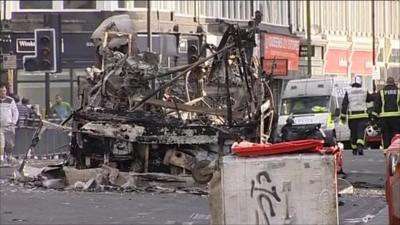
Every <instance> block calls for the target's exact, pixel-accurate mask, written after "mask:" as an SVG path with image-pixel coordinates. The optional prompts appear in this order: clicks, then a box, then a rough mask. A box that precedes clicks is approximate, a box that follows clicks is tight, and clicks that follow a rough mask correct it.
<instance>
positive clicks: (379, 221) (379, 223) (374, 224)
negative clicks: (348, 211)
mask: <svg viewBox="0 0 400 225" xmlns="http://www.w3.org/2000/svg"><path fill="white" fill-rule="evenodd" d="M366 224H369V225H387V224H389V211H388V207H387V206H386V207H385V208H383V209H382V210H381V211H380V212H379V213H378V214H377V215H376V216H375V217H374V218H372V219H371V220H370V221H368V222H367V223H366Z"/></svg>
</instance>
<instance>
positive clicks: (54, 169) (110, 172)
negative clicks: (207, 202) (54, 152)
mask: <svg viewBox="0 0 400 225" xmlns="http://www.w3.org/2000/svg"><path fill="white" fill-rule="evenodd" d="M11 181H12V182H14V183H19V184H22V185H23V186H24V187H27V188H46V189H55V190H74V191H94V192H103V191H118V192H140V193H144V192H156V193H191V194H195V195H207V194H208V192H207V190H206V187H200V186H193V185H194V182H193V180H192V179H190V177H182V176H174V175H170V174H163V173H133V172H131V173H128V172H120V171H119V170H118V169H115V168H112V167H109V166H102V167H100V168H93V169H83V170H79V169H76V168H73V167H68V166H63V165H62V164H58V165H49V166H46V167H42V168H37V167H33V166H28V165H25V167H24V169H23V172H22V173H19V172H18V171H15V172H14V174H13V177H12V178H11Z"/></svg>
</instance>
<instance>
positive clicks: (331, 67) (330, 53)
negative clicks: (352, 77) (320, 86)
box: [324, 48, 349, 75]
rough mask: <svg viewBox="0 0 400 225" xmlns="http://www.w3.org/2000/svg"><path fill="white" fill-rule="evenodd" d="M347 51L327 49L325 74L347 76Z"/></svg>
mask: <svg viewBox="0 0 400 225" xmlns="http://www.w3.org/2000/svg"><path fill="white" fill-rule="evenodd" d="M348 58H349V51H348V50H347V49H334V48H329V49H328V50H327V52H326V55H325V67H324V73H325V74H337V75H347V67H348V63H347V62H348Z"/></svg>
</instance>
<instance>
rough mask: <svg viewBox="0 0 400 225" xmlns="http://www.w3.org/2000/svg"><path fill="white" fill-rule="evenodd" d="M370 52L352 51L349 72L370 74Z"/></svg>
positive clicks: (371, 65) (371, 66)
mask: <svg viewBox="0 0 400 225" xmlns="http://www.w3.org/2000/svg"><path fill="white" fill-rule="evenodd" d="M372 68H373V64H372V52H371V51H353V54H352V56H351V68H350V69H351V70H350V71H351V73H354V74H355V75H372Z"/></svg>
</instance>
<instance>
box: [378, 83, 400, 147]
mask: <svg viewBox="0 0 400 225" xmlns="http://www.w3.org/2000/svg"><path fill="white" fill-rule="evenodd" d="M372 114H373V116H375V117H378V118H379V124H380V126H381V131H382V139H383V147H384V148H385V149H386V148H388V147H389V145H390V142H391V140H392V138H393V137H394V135H395V134H399V133H400V90H399V88H398V87H397V86H396V84H395V82H394V79H393V77H388V78H387V80H386V85H385V87H383V89H382V90H380V91H379V92H378V95H377V97H376V99H375V101H374V112H373V113H372Z"/></svg>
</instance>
